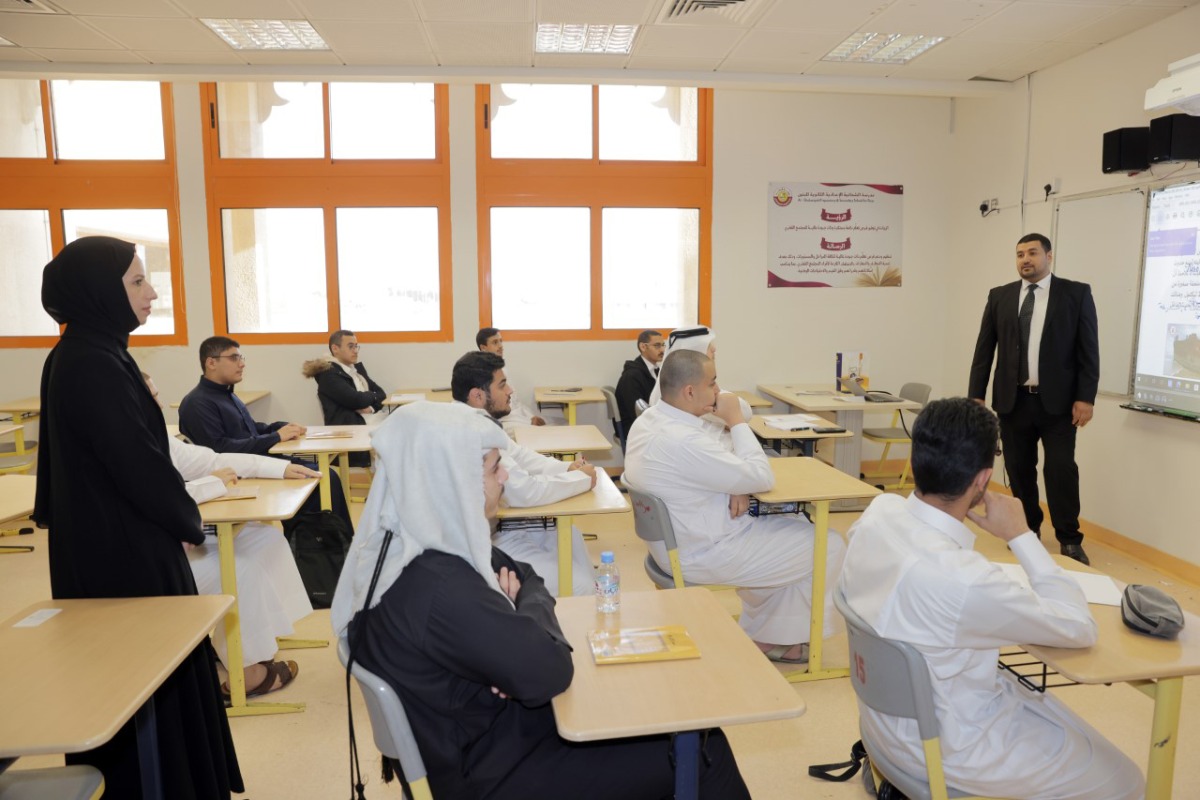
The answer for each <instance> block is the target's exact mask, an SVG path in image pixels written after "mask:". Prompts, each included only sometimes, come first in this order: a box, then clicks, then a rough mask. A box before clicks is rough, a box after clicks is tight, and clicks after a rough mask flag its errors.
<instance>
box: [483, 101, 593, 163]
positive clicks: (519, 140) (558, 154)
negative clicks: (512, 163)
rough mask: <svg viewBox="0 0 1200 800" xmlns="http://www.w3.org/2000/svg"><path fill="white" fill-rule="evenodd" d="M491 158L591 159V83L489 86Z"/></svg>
mask: <svg viewBox="0 0 1200 800" xmlns="http://www.w3.org/2000/svg"><path fill="white" fill-rule="evenodd" d="M491 95H492V99H491V106H490V109H489V110H490V116H491V120H490V123H489V124H490V126H491V131H492V158H591V157H592V87H591V86H571V85H567V86H559V85H554V84H536V85H535V84H528V83H504V84H492V92H491Z"/></svg>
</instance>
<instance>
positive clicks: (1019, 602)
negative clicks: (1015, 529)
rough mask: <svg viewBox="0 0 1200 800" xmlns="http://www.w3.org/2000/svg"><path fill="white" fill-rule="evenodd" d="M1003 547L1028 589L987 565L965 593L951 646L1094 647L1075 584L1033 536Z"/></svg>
mask: <svg viewBox="0 0 1200 800" xmlns="http://www.w3.org/2000/svg"><path fill="white" fill-rule="evenodd" d="M1009 547H1010V548H1012V552H1013V555H1015V556H1016V557H1017V560H1018V561H1019V562H1020V563H1021V566H1022V567H1023V568H1024V569H1025V572H1026V574H1028V576H1029V583H1030V585H1031V586H1032V587H1033V590H1032V591H1030V590H1029V589H1026V588H1025V587H1023V586H1021V585H1020V584H1019V583H1017V582H1016V581H1014V580H1012V579H1011V578H1009V577H1008V576H1007V575H1005V574H1004V572H1003V571H1002V570H1000V569H999V568H998V567H995V566H993V567H992V569H990V570H988V571H987V572H986V573H985V574H984V575H983V576H982V577H981V578H980V579H979V580H977V581H975V582H974V583H972V584H971V585H970V586H969V587H968V588H967V594H966V597H965V599H964V602H963V606H962V613H961V614H960V616H959V623H958V629H957V630H956V631H955V637H954V646H955V647H972V648H982V647H1002V646H1004V645H1007V644H1011V643H1013V642H1021V643H1022V644H1035V645H1044V646H1046V647H1090V646H1091V645H1093V644H1095V642H1096V636H1097V628H1096V621H1095V620H1093V619H1092V614H1091V612H1090V611H1089V610H1088V606H1087V599H1086V598H1085V597H1084V594H1083V590H1082V589H1081V588H1080V587H1079V584H1078V583H1076V582H1075V580H1074V579H1072V578H1071V576H1070V575H1068V574H1066V572H1064V571H1063V569H1062V567H1060V566H1058V564H1056V563H1054V559H1052V558H1051V557H1050V554H1049V553H1047V552H1046V550H1045V548H1043V547H1042V545H1041V543H1040V542H1039V541H1038V540H1037V537H1035V536H1034V534H1033V533H1030V532H1026V533H1023V534H1021V535H1020V536H1018V537H1017V538H1015V539H1013V540H1012V541H1010V542H1009Z"/></svg>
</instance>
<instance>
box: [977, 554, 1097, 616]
mask: <svg viewBox="0 0 1200 800" xmlns="http://www.w3.org/2000/svg"><path fill="white" fill-rule="evenodd" d="M996 566H998V567H1000V569H1002V570H1004V572H1005V574H1007V575H1008V576H1009V577H1010V578H1012V579H1013V580H1015V581H1016V582H1017V583H1019V584H1021V585H1022V586H1024V587H1026V588H1029V576H1028V575H1026V574H1025V570H1024V569H1023V568H1022V567H1021V565H1020V564H997V565H996ZM1065 572H1066V573H1067V574H1068V575H1070V576H1071V577H1072V578H1074V579H1075V582H1076V583H1078V584H1079V588H1080V589H1082V590H1083V596H1084V597H1086V598H1087V601H1088V602H1089V603H1095V604H1096V605H1098V606H1119V605H1121V590H1120V589H1118V588H1117V585H1116V584H1115V583H1113V579H1112V578H1110V577H1108V576H1107V575H1099V574H1097V573H1094V572H1078V571H1076V570H1073V569H1068V570H1065Z"/></svg>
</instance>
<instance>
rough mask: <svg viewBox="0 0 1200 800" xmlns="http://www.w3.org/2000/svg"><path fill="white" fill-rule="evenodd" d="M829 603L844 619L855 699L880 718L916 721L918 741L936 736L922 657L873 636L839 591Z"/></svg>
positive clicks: (905, 646) (911, 649)
mask: <svg viewBox="0 0 1200 800" xmlns="http://www.w3.org/2000/svg"><path fill="white" fill-rule="evenodd" d="M833 603H834V605H835V606H837V610H838V611H840V612H841V614H842V616H843V617H845V618H846V628H847V633H848V635H849V639H850V682H851V684H852V685H853V686H854V693H855V694H857V695H858V699H859V700H861V701H862V702H863V704H865V705H866V706H868V707H869V708H872V709H874V710H876V711H878V712H879V713H881V714H891V715H892V716H895V717H905V718H907V719H915V720H916V721H917V729H918V731H919V732H920V734H921V739H923V740H929V739H934V738H937V736H938V722H937V715H936V713H935V712H934V705H933V684H932V683H931V681H930V678H929V667H928V666H927V665H926V663H925V657H924V656H922V655H921V654H920V652H918V651H917V649H916V648H915V647H913V646H912V645H910V644H908V643H906V642H898V641H895V640H893V639H884V638H883V637H881V636H880V635H879V634H877V633H876V632H875V631H874V630H873V629H872V628H871V626H870V625H868V624H867V623H866V622H865V621H863V619H862V618H861V617H859V616H858V614H856V613H854V611H853V610H852V609H851V608H850V606H849V605H847V603H846V596H845V595H844V594H842V590H841V588H840V587H839V588H838V589H837V590H835V591H834V593H833Z"/></svg>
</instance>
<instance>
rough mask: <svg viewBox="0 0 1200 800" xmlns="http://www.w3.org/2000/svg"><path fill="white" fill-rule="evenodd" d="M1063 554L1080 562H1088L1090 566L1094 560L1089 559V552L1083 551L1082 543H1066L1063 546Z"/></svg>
mask: <svg viewBox="0 0 1200 800" xmlns="http://www.w3.org/2000/svg"><path fill="white" fill-rule="evenodd" d="M1062 554H1063V555H1064V556H1066V557H1067V558H1073V559H1075V560H1076V561H1078V562H1079V563H1080V564H1086V565H1087V566H1089V567H1090V566H1091V565H1092V562H1091V561H1088V557H1087V553H1085V552H1083V545H1081V544H1064V545H1063V546H1062Z"/></svg>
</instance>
